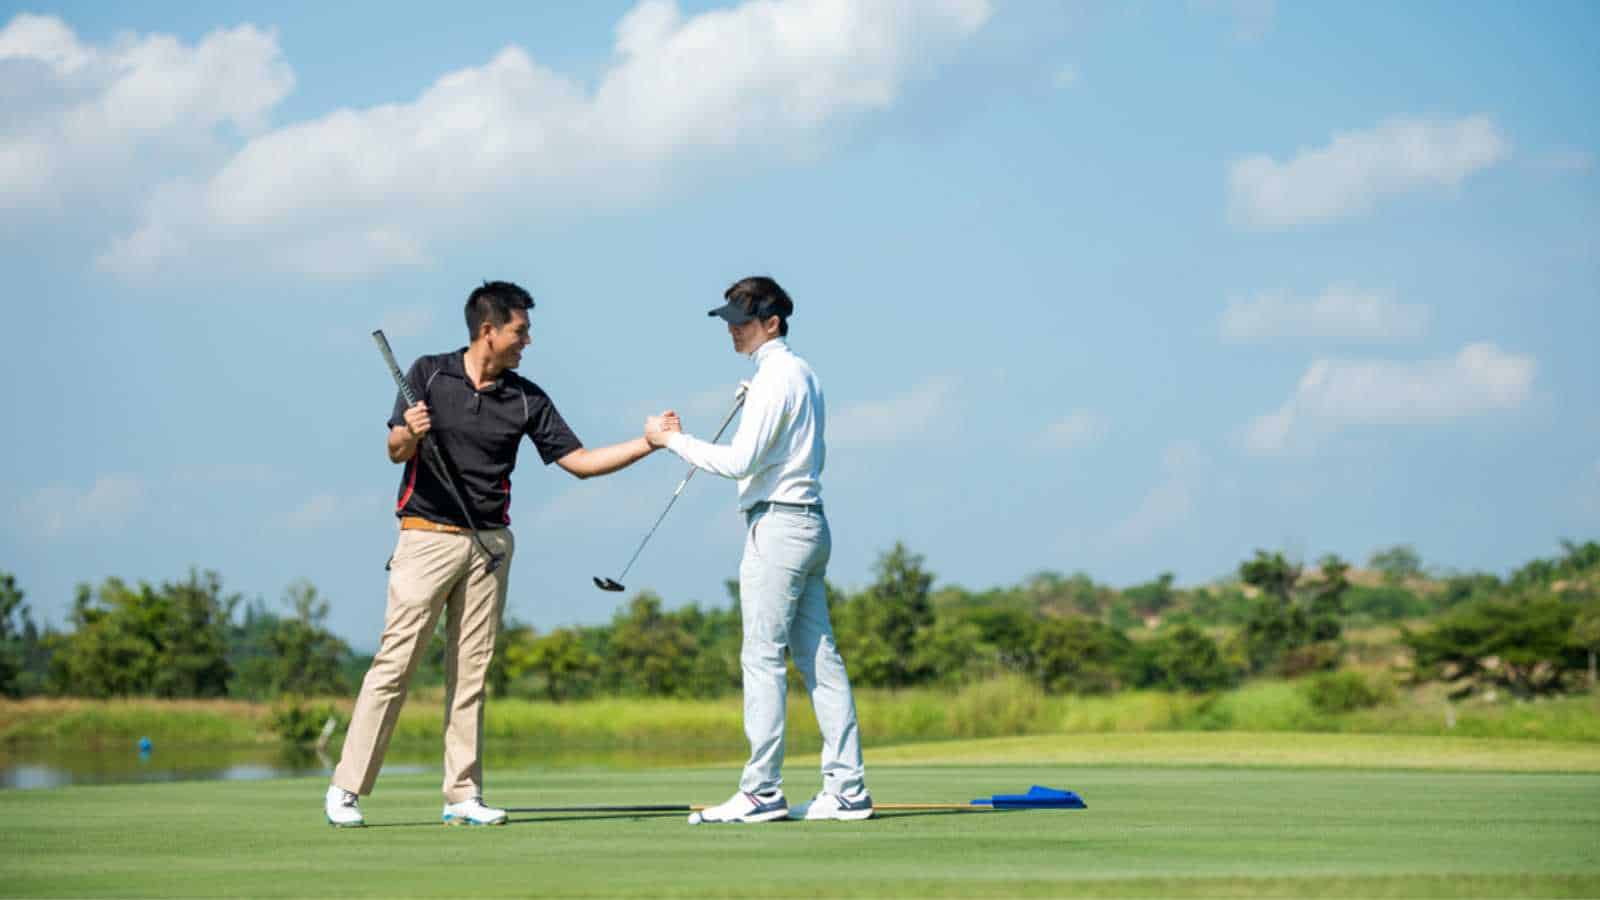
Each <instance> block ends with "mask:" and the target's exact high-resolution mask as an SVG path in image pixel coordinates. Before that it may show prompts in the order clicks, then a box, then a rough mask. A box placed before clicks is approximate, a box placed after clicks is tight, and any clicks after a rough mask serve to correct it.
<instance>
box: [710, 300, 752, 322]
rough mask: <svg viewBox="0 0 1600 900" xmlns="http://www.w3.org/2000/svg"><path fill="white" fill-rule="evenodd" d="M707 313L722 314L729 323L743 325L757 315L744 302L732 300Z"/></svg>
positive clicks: (711, 314)
mask: <svg viewBox="0 0 1600 900" xmlns="http://www.w3.org/2000/svg"><path fill="white" fill-rule="evenodd" d="M706 315H708V316H721V317H722V318H723V320H724V321H726V322H727V323H728V324H729V325H743V324H745V323H746V322H749V321H752V320H754V319H755V315H754V314H752V313H751V312H750V311H749V310H747V309H745V305H744V304H743V303H735V302H733V301H732V300H729V301H728V302H727V303H724V304H722V305H721V306H719V307H717V308H716V309H713V310H711V311H710V312H708V313H706Z"/></svg>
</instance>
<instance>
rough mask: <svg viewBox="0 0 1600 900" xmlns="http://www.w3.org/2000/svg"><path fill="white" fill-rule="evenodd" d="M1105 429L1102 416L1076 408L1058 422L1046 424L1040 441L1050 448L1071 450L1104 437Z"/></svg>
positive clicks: (1105, 424)
mask: <svg viewBox="0 0 1600 900" xmlns="http://www.w3.org/2000/svg"><path fill="white" fill-rule="evenodd" d="M1106 429H1107V423H1106V419H1105V417H1104V416H1102V415H1100V414H1099V413H1097V412H1094V411H1093V410H1087V409H1077V410H1073V411H1072V412H1070V413H1068V414H1067V416H1066V418H1064V419H1062V420H1060V421H1059V422H1053V423H1051V424H1050V425H1048V426H1046V427H1045V430H1044V434H1043V436H1042V437H1041V438H1040V443H1041V444H1042V445H1043V446H1044V447H1046V448H1047V449H1051V450H1071V449H1073V448H1074V447H1081V446H1084V445H1085V444H1092V443H1094V442H1095V441H1098V440H1100V439H1101V438H1103V437H1105V435H1106Z"/></svg>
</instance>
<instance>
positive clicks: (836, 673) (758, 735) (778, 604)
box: [739, 506, 866, 796]
mask: <svg viewBox="0 0 1600 900" xmlns="http://www.w3.org/2000/svg"><path fill="white" fill-rule="evenodd" d="M832 548H833V539H832V537H831V536H830V535H829V533H828V520H827V518H826V517H824V516H823V514H822V509H821V507H813V508H800V507H793V506H771V507H768V508H766V509H764V510H762V511H760V512H756V513H753V514H751V515H750V516H749V517H748V521H747V525H746V528H745V542H744V559H743V560H742V561H741V562H740V563H739V606H740V610H741V613H742V615H743V617H744V644H743V647H742V649H741V651H740V654H739V662H740V663H741V665H742V666H743V669H744V732H745V736H746V737H748V738H749V739H750V761H749V762H748V763H746V764H745V767H744V775H743V776H742V777H741V778H740V780H739V789H740V790H743V791H749V792H751V793H762V792H765V791H770V790H773V789H775V788H778V787H780V786H781V785H782V784H783V775H782V769H783V731H784V713H785V711H786V710H787V700H788V689H789V681H788V678H787V675H786V670H785V668H784V659H783V654H784V650H785V649H787V650H788V651H789V654H790V656H791V657H792V658H793V659H794V664H795V668H796V669H799V670H800V675H801V677H803V678H804V679H805V683H806V690H807V691H809V692H810V693H811V708H812V709H813V710H814V711H815V712H816V715H817V726H818V728H819V729H820V730H821V732H822V789H823V790H824V791H827V792H829V793H832V794H840V795H852V796H853V795H856V794H860V793H861V792H863V791H865V790H866V783H865V781H866V770H865V767H864V766H863V764H862V761H861V734H860V731H859V730H858V728H857V727H856V704H855V699H854V697H852V696H851V693H850V678H849V676H848V675H846V674H845V670H844V660H843V659H842V658H840V656H839V649H838V647H837V646H836V645H835V644H834V640H833V623H832V622H830V621H829V620H828V596H827V591H826V589H825V588H824V586H823V581H822V578H823V575H824V573H826V572H827V570H828V555H829V553H830V552H831V551H832Z"/></svg>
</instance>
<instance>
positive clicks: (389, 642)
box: [333, 528, 515, 803]
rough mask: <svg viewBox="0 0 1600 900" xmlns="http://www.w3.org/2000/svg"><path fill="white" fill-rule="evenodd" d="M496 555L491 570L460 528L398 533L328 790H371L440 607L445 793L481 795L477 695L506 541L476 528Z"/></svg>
mask: <svg viewBox="0 0 1600 900" xmlns="http://www.w3.org/2000/svg"><path fill="white" fill-rule="evenodd" d="M479 534H480V535H482V537H483V542H484V543H485V544H487V545H488V546H489V548H490V549H491V550H493V551H494V552H495V553H503V554H505V562H504V563H503V564H501V566H500V568H499V569H497V570H496V571H495V572H494V574H492V575H491V574H489V573H488V572H486V571H485V568H486V566H487V564H488V560H486V559H485V558H484V555H483V551H481V550H479V549H478V548H477V546H476V545H475V544H474V543H473V541H472V536H471V535H469V534H445V533H441V532H434V531H418V530H406V531H401V532H400V538H399V540H398V542H397V543H396V544H395V550H394V558H393V559H392V560H391V561H390V564H389V605H388V610H387V612H386V613H385V614H384V623H383V639H382V641H381V644H380V646H379V647H378V653H377V655H376V656H374V657H373V658H372V667H371V668H370V669H368V670H367V677H366V678H365V679H363V680H362V682H361V693H360V694H359V695H358V696H357V697H356V705H355V709H354V710H353V711H352V712H351V714H350V731H349V733H348V734H346V735H345V739H344V750H343V752H342V753H341V754H340V757H339V766H338V768H336V769H334V771H333V784H334V785H335V786H336V787H340V788H343V789H344V790H347V791H351V792H354V793H356V794H362V795H365V794H370V793H372V785H373V782H375V781H377V779H378V769H379V768H380V767H381V766H382V765H383V755H384V753H385V752H386V751H387V750H388V749H389V738H390V737H391V736H393V734H394V725H395V721H396V720H397V719H398V718H399V717H400V706H401V704H403V703H404V702H405V699H406V690H407V688H408V687H409V686H410V683H411V675H412V673H413V672H415V671H416V670H417V663H418V662H420V661H421V659H422V655H423V653H425V652H427V649H428V641H429V639H430V638H432V637H433V629H434V624H435V623H436V622H438V620H439V614H440V613H441V612H443V613H444V614H445V662H444V677H445V697H444V797H445V802H447V803H458V802H460V801H462V800H467V799H469V798H472V797H478V796H482V795H483V751H482V747H483V701H484V696H485V694H486V690H487V689H486V684H485V681H486V678H487V675H488V672H489V660H490V658H491V657H492V656H493V655H494V637H495V631H496V630H497V629H498V628H499V626H500V613H501V610H502V609H503V608H504V606H505V600H506V580H507V578H508V576H509V575H510V571H511V552H512V549H513V547H514V545H515V542H514V541H513V540H512V537H511V532H510V531H509V530H508V529H504V528H500V529H495V530H493V531H481V532H479Z"/></svg>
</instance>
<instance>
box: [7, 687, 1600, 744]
mask: <svg viewBox="0 0 1600 900" xmlns="http://www.w3.org/2000/svg"><path fill="white" fill-rule="evenodd" d="M331 702H333V703H334V704H335V705H336V706H338V707H339V708H340V709H341V710H343V711H345V712H348V710H349V705H350V700H349V699H348V698H344V699H340V700H336V701H331ZM856 706H857V710H858V712H859V714H860V720H861V734H862V737H863V740H864V741H865V743H866V744H867V745H868V746H885V745H890V744H899V743H907V742H915V741H930V740H950V739H960V738H982V737H1003V736H1022V735H1049V734H1110V733H1140V732H1160V731H1249V732H1342V733H1351V734H1406V735H1455V736H1462V737H1500V738H1529V739H1544V740H1565V741H1587V742H1600V695H1597V694H1588V695H1579V696H1571V697H1564V698H1560V699H1554V700H1543V701H1535V702H1514V701H1504V700H1502V701H1499V702H1492V703H1489V702H1471V703H1459V704H1451V703H1449V702H1448V701H1446V700H1445V699H1444V698H1443V697H1442V696H1441V695H1439V694H1438V693H1437V691H1415V692H1411V693H1408V694H1406V693H1403V694H1399V695H1398V696H1396V698H1395V699H1394V700H1392V701H1391V702H1386V703H1383V704H1380V705H1378V706H1375V707H1372V708H1369V709H1362V710H1356V711H1353V712H1343V713H1323V712H1319V711H1318V710H1317V709H1316V707H1315V706H1314V705H1313V704H1312V702H1311V700H1310V699H1309V695H1308V692H1307V690H1306V685H1305V683H1304V682H1289V681H1262V682H1252V683H1251V684H1248V685H1245V686H1244V687H1241V688H1239V689H1237V690H1234V691H1230V692H1227V693H1224V694H1215V695H1192V694H1169V693H1163V692H1156V691H1133V692H1125V693H1120V694H1112V695H1107V696H1099V697H1076V696H1052V695H1049V694H1045V693H1044V692H1043V691H1041V690H1040V689H1039V688H1038V687H1037V686H1036V685H1034V684H1033V683H1031V682H1029V681H1027V680H1026V679H1022V678H1015V677H1002V678H996V679H993V680H990V681H985V682H981V683H978V684H973V685H969V686H967V687H965V688H963V689H961V690H959V691H955V692H949V691H941V690H934V689H917V690H904V691H887V690H864V691H859V692H858V693H857V695H856ZM270 710H271V707H270V706H268V705H265V704H253V703H245V702H239V701H158V700H112V701H86V700H24V701H0V743H5V744H21V743H53V744H57V745H73V746H94V745H96V744H102V743H103V744H114V743H115V742H119V741H128V740H137V739H138V738H139V737H140V736H145V735H148V736H150V737H151V739H152V740H156V741H161V742H165V743H167V744H173V743H189V744H201V743H213V744H221V743H231V744H244V743H253V742H271V741H274V740H276V738H275V737H274V736H273V735H272V734H271V730H270V727H269V724H268V722H269V718H270ZM742 715H743V707H742V704H741V701H740V699H739V698H738V697H737V696H732V697H725V698H721V699H717V700H656V699H632V698H609V699H598V700H588V701H583V702H577V703H561V704H553V703H546V702H540V701H531V700H512V699H502V700H491V701H490V702H489V705H488V712H487V716H486V720H485V725H484V730H485V733H486V734H488V735H489V736H491V737H494V738H498V739H502V740H513V741H516V742H519V743H521V744H523V745H525V746H528V747H587V748H596V749H606V748H614V749H651V748H661V747H676V748H706V749H726V750H728V751H730V752H733V753H737V752H738V751H739V750H740V749H741V748H742V746H743V739H744V738H743V735H744V732H743V725H742ZM789 723H790V727H789V733H790V743H791V747H792V748H793V749H794V750H795V751H797V752H803V751H809V750H814V749H816V747H818V746H819V745H820V738H819V736H818V734H817V728H816V721H815V719H814V717H813V715H812V713H811V709H810V704H809V701H808V700H807V698H806V697H805V696H804V694H802V693H791V695H790V698H789ZM442 724H443V716H442V713H441V701H440V697H439V696H438V694H437V692H419V693H417V694H414V695H413V696H412V697H411V699H410V700H409V701H408V702H407V704H406V707H405V709H404V711H403V712H402V713H401V716H400V720H399V723H398V725H397V727H396V735H395V737H396V740H397V741H400V742H422V741H430V742H431V741H437V740H438V739H439V737H440V733H441V727H442Z"/></svg>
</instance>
